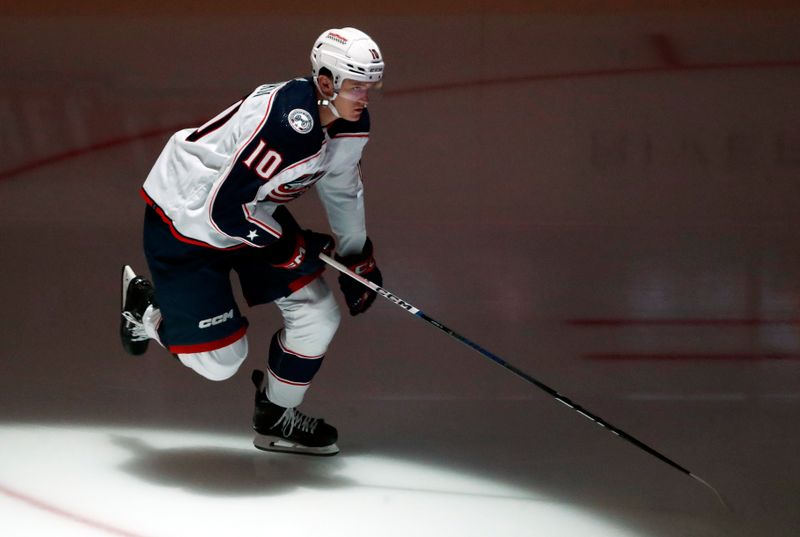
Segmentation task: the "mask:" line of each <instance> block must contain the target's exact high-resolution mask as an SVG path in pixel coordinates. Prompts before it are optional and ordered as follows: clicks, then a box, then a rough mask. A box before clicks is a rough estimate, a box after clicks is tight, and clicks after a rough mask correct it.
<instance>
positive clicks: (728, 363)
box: [0, 0, 800, 537]
mask: <svg viewBox="0 0 800 537" xmlns="http://www.w3.org/2000/svg"><path fill="white" fill-rule="evenodd" d="M13 4H14V3H12V6H10V7H8V8H3V11H0V13H1V14H2V16H0V28H1V32H2V34H1V35H2V38H0V40H1V41H2V46H1V47H0V67H1V68H0V141H1V145H0V146H1V147H2V151H0V252H1V253H0V255H1V256H2V279H0V286H1V287H0V296H2V298H3V302H4V304H3V307H2V308H0V335H1V336H2V342H3V345H2V351H0V353H1V354H0V534H2V535H3V536H9V537H12V536H13V537H28V536H40V535H41V536H44V535H47V536H54V535H56V536H59V537H61V536H94V535H97V536H108V535H116V536H135V537H168V536H176V535H193V536H196V537H203V536H211V535H214V536H217V535H259V534H260V535H270V536H275V535H301V536H306V535H308V536H312V535H327V536H331V537H350V536H379V535H380V536H407V535H419V536H424V537H429V536H430V537H434V536H435V537H439V536H443V535H458V536H463V537H472V536H475V537H478V536H480V537H485V536H489V535H492V536H498V537H522V536H525V537H528V536H537V537H538V536H542V537H549V536H559V537H561V536H592V537H606V536H609V537H610V536H615V537H763V536H769V537H792V536H795V535H797V534H798V527H800V510H798V508H797V506H798V504H800V462H798V460H799V459H798V457H797V453H798V450H800V429H799V428H798V426H797V425H798V417H800V412H799V411H800V225H798V224H800V181H798V177H800V127H798V125H800V107H798V105H797V102H798V95H800V36H799V35H798V32H797V28H798V24H799V23H800V11H798V10H795V9H792V8H790V7H785V6H783V5H781V3H780V2H772V3H768V4H767V5H766V7H764V4H763V3H759V4H758V5H759V6H761V7H756V3H755V2H753V3H752V5H748V4H747V3H746V2H729V3H726V2H714V3H712V4H711V6H710V7H706V8H704V9H696V8H693V7H691V5H692V4H691V3H689V2H683V3H681V2H672V3H669V2H660V3H653V4H650V7H648V8H647V9H645V8H642V7H641V6H639V7H637V8H632V7H630V6H629V5H628V3H627V2H622V1H617V2H599V3H592V5H591V9H587V8H585V7H584V6H583V5H582V3H581V2H578V1H572V2H567V3H559V4H558V6H557V7H553V6H552V5H551V4H543V3H538V2H522V1H519V2H516V1H513V0H505V1H503V2H500V3H492V4H491V6H490V5H489V3H488V2H480V1H477V0H475V1H472V2H466V3H459V4H458V5H456V4H452V5H451V4H450V3H448V2H445V1H438V2H434V3H433V4H430V3H428V4H426V5H425V6H421V5H420V4H419V3H410V4H404V6H403V7H402V8H397V9H396V10H393V9H391V8H386V7H383V8H377V7H371V6H369V5H368V4H366V3H364V2H355V3H351V4H349V5H347V6H340V7H336V6H332V5H329V4H328V3H322V2H311V3H310V4H309V3H305V4H304V6H303V7H302V8H298V9H299V11H293V10H292V9H290V8H288V7H286V8H277V7H274V6H272V7H271V6H269V5H268V4H266V3H265V4H264V5H262V4H260V3H257V2H248V1H240V2H232V3H226V4H225V6H224V7H222V6H214V5H210V3H204V2H195V3H189V2H176V3H169V4H167V3H165V4H158V3H156V2H152V1H145V2H144V3H141V2H140V3H137V5H136V6H135V7H126V4H124V3H123V4H119V5H117V6H115V7H114V8H109V7H106V6H104V5H101V4H99V3H97V5H95V4H94V3H92V2H90V1H83V2H77V4H76V5H74V6H72V7H71V8H70V10H68V9H66V8H65V7H62V6H60V5H48V4H47V3H46V2H32V3H26V4H21V3H20V5H13ZM207 4H209V5H207ZM553 4H555V3H553ZM676 4H683V5H685V6H689V7H686V8H685V9H684V8H680V7H676ZM786 5H789V3H786ZM347 25H352V26H356V27H358V28H361V29H363V30H365V31H367V32H368V33H369V34H371V35H372V36H373V37H374V38H375V39H376V40H377V41H378V43H379V44H380V45H381V47H382V50H383V53H384V55H385V57H386V62H387V75H386V84H385V89H384V92H383V95H382V97H381V98H380V99H379V100H377V101H375V102H373V103H371V104H370V109H371V115H372V124H373V127H372V135H371V139H370V143H369V145H368V146H367V149H366V152H365V159H364V162H363V171H364V179H365V184H366V196H367V218H368V230H369V234H370V236H371V237H372V239H373V241H374V243H375V245H376V257H377V260H378V263H379V265H380V267H381V270H382V271H383V274H384V280H385V285H386V287H387V288H388V289H390V290H391V291H393V292H395V293H397V294H398V295H399V296H401V297H402V298H404V299H406V300H408V301H409V302H411V303H412V304H414V305H415V306H417V307H419V308H421V309H422V310H424V311H425V312H426V313H427V314H429V315H431V316H433V317H434V318H436V319H438V320H440V321H442V322H444V323H445V324H447V325H448V326H450V327H451V328H453V329H455V330H457V331H458V332H460V333H462V334H464V335H465V336H467V337H468V338H470V339H473V340H475V341H476V342H478V343H479V344H481V345H483V346H485V347H486V348H488V349H490V350H491V351H492V352H494V353H496V354H498V355H500V356H502V357H503V358H505V359H506V360H508V361H509V362H511V363H512V364H514V365H515V366H517V367H519V368H521V369H522V370H524V371H526V372H528V373H530V374H531V375H533V376H534V377H536V378H537V379H539V380H541V381H543V382H545V383H546V384H548V385H549V386H552V387H554V388H556V389H557V390H559V391H560V392H562V393H563V394H565V395H566V396H568V397H570V398H571V399H573V400H574V401H576V402H578V403H579V404H581V405H583V406H585V407H586V408H587V409H589V410H591V411H592V412H594V413H596V414H598V415H600V416H601V417H603V418H605V419H606V420H608V421H609V422H611V423H612V424H614V425H615V426H617V427H619V428H621V429H623V430H624V431H626V432H628V433H630V434H632V435H634V436H635V437H637V438H639V439H640V440H642V441H644V442H645V443H647V444H648V445H651V446H653V447H654V448H655V449H657V450H658V451H660V452H661V453H663V454H665V455H666V456H668V457H669V458H671V459H673V460H674V461H676V462H677V463H679V464H681V465H683V466H685V467H686V468H688V469H690V470H691V471H692V472H694V473H695V474H697V475H699V476H701V477H702V478H703V479H705V480H707V481H709V482H710V483H712V484H713V485H714V486H715V487H717V488H718V489H719V490H720V492H721V493H722V495H723V496H724V497H725V499H726V500H727V501H728V503H729V505H730V507H731V509H730V511H727V510H725V509H723V508H722V507H721V506H720V504H719V503H718V502H717V500H716V498H715V497H714V495H713V494H712V493H711V492H710V491H709V490H707V489H706V488H704V487H703V486H702V485H700V484H699V483H698V482H696V481H694V480H693V479H691V478H689V477H688V476H686V475H684V474H682V473H681V472H679V471H677V470H675V469H674V468H671V467H669V466H668V465H666V464H664V463H663V462H662V461H660V460H658V459H656V458H654V457H652V456H650V455H648V454H647V453H645V452H643V451H641V450H639V449H637V448H636V447H634V446H632V445H630V444H629V443H626V442H624V441H622V440H620V439H619V438H617V437H615V436H614V435H612V434H609V433H608V431H605V430H603V429H602V428H600V427H598V426H597V425H595V424H593V423H592V422H590V421H588V420H585V419H583V418H582V417H581V416H580V415H579V414H577V413H576V412H574V411H572V410H570V409H569V408H566V407H564V406H563V405H560V404H558V403H557V402H556V401H555V400H554V399H553V398H551V397H549V396H548V395H546V394H545V393H543V392H542V391H540V390H538V389H537V388H535V387H534V386H531V385H530V384H527V383H525V382H523V381H521V380H520V379H518V378H516V377H514V376H513V375H511V374H509V373H508V372H507V371H505V370H503V369H502V368H500V367H497V366H496V365H495V364H493V363H491V362H490V361H488V360H486V359H484V358H482V357H480V356H479V355H477V354H476V353H474V352H472V351H470V350H469V349H468V348H466V347H464V346H461V345H459V344H458V343H457V342H456V341H454V340H452V339H450V338H448V337H447V336H445V335H444V334H442V333H440V332H438V331H437V330H435V329H433V328H432V327H430V326H428V325H426V324H425V323H423V322H420V321H418V320H416V319H414V318H412V317H411V316H409V315H408V314H407V313H405V312H404V311H403V310H402V309H400V308H398V307H396V306H394V305H392V304H390V303H388V302H386V301H379V302H378V303H376V304H375V306H374V307H373V309H372V310H371V311H370V312H369V313H368V314H367V315H365V316H363V317H361V318H355V319H352V318H347V319H345V321H344V322H343V324H342V327H341V329H340V332H339V334H338V336H337V338H336V340H335V341H334V343H333V345H332V347H331V349H330V351H329V353H328V356H327V359H326V362H325V365H324V367H323V368H322V370H321V371H320V373H319V375H318V376H317V377H316V379H315V382H314V386H313V387H312V389H311V390H310V391H309V393H308V396H307V398H306V403H305V404H304V410H306V411H307V412H308V413H310V414H312V415H313V414H316V415H321V416H324V417H325V418H326V420H328V421H330V422H332V423H334V424H335V425H336V426H337V427H338V428H339V431H340V437H341V439H340V442H339V445H340V447H341V449H342V452H341V454H340V455H338V456H336V457H333V458H322V459H316V458H306V457H300V456H291V455H280V454H271V453H264V452H260V451H257V450H255V449H253V448H252V446H251V433H250V426H251V422H250V418H251V412H252V398H253V393H252V389H251V386H250V380H249V372H250V370H251V369H253V368H263V367H264V365H265V361H266V352H267V347H268V341H269V338H270V337H271V335H272V333H273V332H274V331H275V330H276V329H277V327H278V314H277V312H276V311H275V309H274V308H271V307H266V308H264V307H262V308H257V309H252V310H247V311H246V315H247V316H248V318H249V320H250V324H251V327H250V331H249V338H250V347H251V353H250V356H249V358H248V359H247V361H246V362H245V364H244V366H243V367H242V370H241V371H240V372H239V373H238V374H237V375H236V376H235V377H234V378H233V379H231V380H229V381H226V382H222V383H213V382H210V381H207V380H205V379H203V378H201V377H199V376H197V375H196V374H194V373H192V372H191V371H189V370H188V369H185V368H182V367H181V366H180V365H179V364H178V363H177V362H175V361H174V360H172V359H171V357H170V356H169V355H168V354H167V353H166V352H163V351H160V350H159V349H156V348H152V349H151V350H150V351H149V352H148V354H147V355H145V356H143V357H141V358H139V359H133V358H132V357H129V356H127V355H125V354H124V353H123V351H122V350H121V348H120V346H119V342H118V336H117V330H118V315H119V313H118V307H119V304H118V303H119V298H118V293H119V291H118V285H119V282H118V277H119V267H120V265H121V264H122V263H130V264H132V265H133V266H134V267H135V268H136V269H137V270H139V271H142V272H145V273H146V266H145V262H144V257H143V254H142V252H141V238H140V235H141V231H140V229H141V217H142V212H143V204H142V202H141V199H140V198H139V197H138V194H137V190H138V188H139V186H140V184H141V183H142V181H143V179H144V177H145V176H146V174H147V172H148V171H149V168H150V166H151V165H152V163H153V161H154V160H155V158H156V156H157V155H158V152H159V151H160V148H161V147H162V145H163V144H164V142H165V141H166V139H167V137H168V136H169V134H170V133H171V132H172V130H177V129H178V128H182V127H188V126H198V125H200V124H202V123H203V122H204V121H205V120H206V119H208V118H210V117H212V116H214V115H215V114H216V113H217V112H218V111H220V110H222V109H223V108H225V107H226V106H228V105H229V104H230V103H231V102H233V101H235V100H237V99H239V98H240V97H241V96H242V95H244V94H245V93H247V92H249V91H250V90H251V89H253V88H254V87H256V86H258V85H259V84H261V83H265V82H276V81H281V80H285V79H288V78H291V77H294V76H305V75H306V73H307V70H308V51H309V47H310V45H311V43H312V42H313V40H314V39H315V38H316V37H317V35H318V34H319V33H320V32H321V31H322V30H324V29H326V28H329V27H335V26H347ZM291 208H292V210H293V212H294V213H295V214H296V215H297V217H298V219H299V220H300V222H301V223H302V224H303V225H305V226H307V227H311V228H315V229H325V226H326V224H325V220H324V217H323V216H322V215H321V213H320V205H319V202H318V200H317V199H316V197H315V196H314V195H309V196H305V197H304V198H302V199H300V200H298V201H297V202H294V203H293V204H292V205H291ZM328 272H329V273H328V274H327V279H328V281H329V282H330V283H331V284H333V285H335V275H334V274H331V273H330V271H328Z"/></svg>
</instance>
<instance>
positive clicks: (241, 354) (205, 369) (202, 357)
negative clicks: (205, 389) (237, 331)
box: [177, 336, 247, 380]
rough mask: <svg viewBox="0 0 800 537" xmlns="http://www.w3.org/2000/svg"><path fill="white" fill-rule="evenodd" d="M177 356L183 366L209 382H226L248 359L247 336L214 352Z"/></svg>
mask: <svg viewBox="0 0 800 537" xmlns="http://www.w3.org/2000/svg"><path fill="white" fill-rule="evenodd" d="M177 356H178V360H180V361H181V363H182V364H183V365H185V366H186V367H188V368H190V369H193V370H194V371H195V372H197V373H198V374H200V375H202V376H203V377H205V378H207V379H209V380H226V379H229V378H231V377H232V376H233V375H234V374H235V373H236V372H237V371H238V370H239V366H241V365H242V362H244V359H245V358H247V336H243V337H242V338H240V339H238V340H236V341H234V342H233V343H231V344H230V345H226V346H225V347H222V348H219V349H215V350H213V351H205V352H193V353H188V354H178V355H177Z"/></svg>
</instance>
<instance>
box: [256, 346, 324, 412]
mask: <svg viewBox="0 0 800 537" xmlns="http://www.w3.org/2000/svg"><path fill="white" fill-rule="evenodd" d="M282 332H283V331H282V330H279V331H278V332H276V333H275V335H274V336H272V342H271V343H270V347H269V359H268V376H267V386H266V391H267V394H269V399H270V401H272V402H273V403H275V404H276V405H280V406H282V407H286V408H293V407H296V406H298V405H300V403H302V402H303V397H304V396H305V393H306V390H308V387H309V385H310V384H311V380H312V379H313V378H314V375H316V373H317V371H319V368H320V367H321V366H322V360H323V358H324V355H319V356H307V355H304V354H301V353H299V352H295V351H292V350H291V349H288V348H287V347H286V345H285V344H284V343H283V341H282Z"/></svg>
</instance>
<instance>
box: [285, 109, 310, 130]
mask: <svg viewBox="0 0 800 537" xmlns="http://www.w3.org/2000/svg"><path fill="white" fill-rule="evenodd" d="M288 119H289V125H290V126H291V127H292V128H293V129H294V130H296V131H297V132H299V133H300V134H308V133H309V132H311V129H312V128H313V127H314V118H312V117H311V114H309V113H308V112H307V111H305V110H303V109H302V108H295V109H294V110H292V111H291V112H289V116H288Z"/></svg>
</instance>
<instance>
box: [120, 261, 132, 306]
mask: <svg viewBox="0 0 800 537" xmlns="http://www.w3.org/2000/svg"><path fill="white" fill-rule="evenodd" d="M135 277H136V273H135V272H133V269H132V268H131V267H130V265H124V266H123V267H122V300H121V301H120V304H122V309H123V310H124V309H125V295H126V294H127V293H128V286H129V285H130V284H131V280H133V279H134V278H135Z"/></svg>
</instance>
